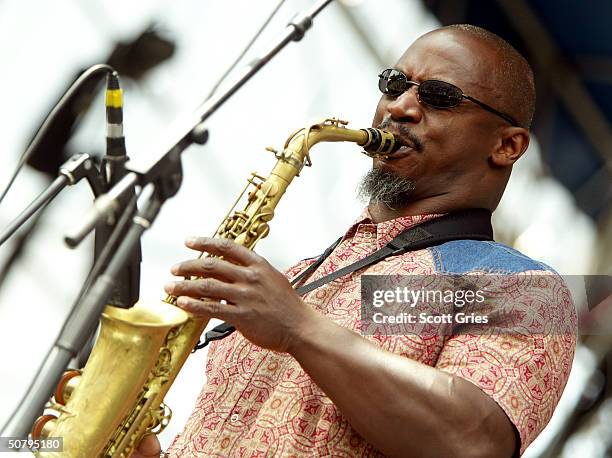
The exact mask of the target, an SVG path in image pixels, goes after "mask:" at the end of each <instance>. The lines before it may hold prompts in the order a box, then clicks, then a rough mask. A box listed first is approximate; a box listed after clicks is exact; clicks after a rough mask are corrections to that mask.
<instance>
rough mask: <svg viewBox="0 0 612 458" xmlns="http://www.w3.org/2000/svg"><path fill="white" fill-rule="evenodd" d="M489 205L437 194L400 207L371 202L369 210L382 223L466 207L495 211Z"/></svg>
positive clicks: (375, 219)
mask: <svg viewBox="0 0 612 458" xmlns="http://www.w3.org/2000/svg"><path fill="white" fill-rule="evenodd" d="M489 207H490V206H489V205H487V204H484V203H483V202H480V203H476V202H472V203H467V202H457V201H454V200H450V199H449V198H445V196H435V197H429V198H426V199H421V200H417V201H414V202H410V203H409V204H408V205H406V206H404V207H402V208H398V209H393V208H389V207H388V206H387V205H385V204H383V203H380V202H370V204H369V205H368V211H369V212H370V216H371V217H372V221H374V222H375V223H382V222H383V221H389V220H392V219H395V218H400V217H402V216H414V215H424V214H432V213H436V214H444V213H449V212H452V211H456V210H463V209H466V208H488V209H489V210H491V211H493V209H492V208H489Z"/></svg>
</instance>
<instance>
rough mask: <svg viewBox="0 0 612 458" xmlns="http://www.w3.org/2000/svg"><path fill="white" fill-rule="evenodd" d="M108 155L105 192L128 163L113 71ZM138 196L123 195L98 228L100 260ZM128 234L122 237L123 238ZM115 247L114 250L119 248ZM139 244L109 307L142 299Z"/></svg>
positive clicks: (108, 85) (103, 165)
mask: <svg viewBox="0 0 612 458" xmlns="http://www.w3.org/2000/svg"><path fill="white" fill-rule="evenodd" d="M105 100H106V155H105V156H104V157H103V158H102V163H101V170H100V172H101V175H102V176H103V180H104V182H105V188H106V190H108V189H110V188H112V187H113V186H115V185H116V184H117V183H119V182H120V181H121V179H122V178H123V177H125V176H126V175H127V172H126V170H125V163H126V162H127V161H128V159H129V158H128V155H127V151H126V147H125V137H124V133H123V91H122V89H121V86H120V82H119V75H118V74H117V72H115V71H113V72H112V73H110V74H109V75H108V76H107V80H106V97H105ZM134 195H135V191H134V189H133V186H132V190H130V191H128V192H126V193H124V194H123V195H122V196H121V197H120V198H119V199H117V201H116V202H115V204H114V209H113V210H114V211H113V212H112V213H111V214H110V216H109V217H107V218H104V219H103V220H102V221H100V222H99V223H98V224H97V225H96V236H95V252H94V253H95V254H94V258H95V259H98V257H99V255H100V254H101V253H102V250H103V249H104V247H105V245H106V244H107V242H108V241H109V239H110V237H111V233H112V232H113V230H114V228H115V226H116V224H117V221H118V220H119V219H120V217H121V215H122V214H123V213H124V212H125V211H126V209H127V208H128V206H129V202H130V200H131V199H132V198H133V196H134ZM124 235H125V234H122V236H121V237H119V240H120V239H121V238H123V236H124ZM116 245H117V244H115V247H114V248H116ZM140 261H141V252H140V244H139V245H138V246H137V247H136V248H135V250H134V254H133V255H132V257H131V258H130V262H129V263H128V264H127V265H126V266H125V268H124V270H123V271H122V273H121V275H120V276H119V277H118V278H119V281H118V282H117V284H116V285H115V288H114V290H113V293H112V295H111V298H110V300H109V303H110V304H111V305H115V306H117V307H124V308H128V307H131V306H132V305H133V304H134V303H135V302H136V301H137V300H138V296H139V287H140Z"/></svg>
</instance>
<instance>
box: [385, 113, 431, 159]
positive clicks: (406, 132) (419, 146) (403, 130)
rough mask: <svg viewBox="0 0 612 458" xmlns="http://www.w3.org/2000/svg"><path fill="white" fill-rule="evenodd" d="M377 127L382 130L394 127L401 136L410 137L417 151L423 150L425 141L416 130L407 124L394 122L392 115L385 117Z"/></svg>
mask: <svg viewBox="0 0 612 458" xmlns="http://www.w3.org/2000/svg"><path fill="white" fill-rule="evenodd" d="M376 127H377V128H378V129H382V130H387V129H389V128H390V127H393V130H394V131H396V132H398V133H399V134H400V136H401V137H404V138H408V139H409V140H410V142H411V143H412V145H413V146H414V149H415V150H416V151H417V152H421V151H423V142H422V141H421V139H420V138H419V137H418V136H417V135H416V134H415V133H414V132H412V131H411V130H410V129H408V127H407V126H406V125H405V124H400V123H396V122H393V121H392V120H391V117H388V118H385V119H383V120H382V122H381V123H380V124H379V125H378V126H376Z"/></svg>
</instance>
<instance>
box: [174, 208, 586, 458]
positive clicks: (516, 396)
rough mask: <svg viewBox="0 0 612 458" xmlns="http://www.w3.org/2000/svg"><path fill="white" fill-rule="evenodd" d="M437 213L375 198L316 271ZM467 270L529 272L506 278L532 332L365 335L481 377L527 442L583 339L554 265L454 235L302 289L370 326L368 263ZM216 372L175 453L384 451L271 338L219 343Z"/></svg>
mask: <svg viewBox="0 0 612 458" xmlns="http://www.w3.org/2000/svg"><path fill="white" fill-rule="evenodd" d="M435 216H436V215H420V216H406V217H401V218H398V219H395V220H391V221H386V222H382V223H379V224H375V223H373V222H372V220H371V219H370V217H369V214H368V213H367V210H366V211H365V212H364V213H363V214H362V216H361V217H360V218H359V219H358V220H357V222H356V223H355V224H354V225H353V226H351V228H350V229H349V230H348V231H347V233H346V234H345V236H344V238H343V240H342V242H341V243H340V244H339V245H338V246H337V247H336V249H335V250H334V251H333V253H332V254H331V255H330V256H329V257H328V258H327V259H326V260H325V261H324V262H323V264H322V265H321V266H320V267H319V268H318V269H317V270H316V271H315V273H314V274H313V275H311V277H310V279H309V280H308V282H310V281H313V280H316V279H318V278H320V277H323V276H325V275H327V274H329V273H330V272H333V271H336V270H338V269H339V268H342V267H344V266H347V265H349V264H351V263H353V262H355V261H357V260H358V259H361V258H363V257H365V256H367V255H368V254H370V253H372V252H374V251H376V250H378V249H380V248H382V247H383V246H384V245H385V244H386V243H387V242H389V241H391V240H392V239H393V238H394V237H395V236H397V235H398V234H399V233H401V232H402V231H404V230H406V229H408V228H410V227H412V226H414V225H416V224H419V223H421V222H423V221H425V220H427V219H430V218H433V217H435ZM312 262H314V259H309V260H304V261H301V262H299V263H298V264H297V265H295V266H294V267H292V268H291V269H289V270H288V271H287V277H288V278H290V279H291V278H294V277H295V276H297V275H298V274H299V273H300V272H301V271H303V270H304V269H305V268H306V267H307V266H308V265H310V264H311V263H312ZM458 271H460V272H461V273H468V274H470V273H478V272H480V273H483V272H484V273H518V275H520V276H521V278H522V281H521V282H519V283H520V284H516V282H514V284H513V285H511V286H508V285H505V286H503V294H498V303H499V305H500V307H504V306H505V305H504V304H508V303H511V304H512V306H513V307H518V309H519V311H520V313H518V314H517V315H516V317H515V319H514V322H513V324H514V325H517V324H520V325H521V326H523V327H524V328H525V329H528V330H532V331H533V332H526V333H507V334H504V333H496V334H492V335H475V334H470V333H469V330H468V332H462V333H461V334H456V335H455V334H450V335H448V334H447V333H440V334H438V335H436V334H427V335H417V334H406V335H380V334H377V335H373V336H370V335H367V336H366V335H364V338H367V339H370V340H372V341H373V342H375V343H376V344H377V345H379V346H380V347H381V348H383V349H385V350H386V351H389V352H392V353H396V354H399V355H401V356H404V357H406V358H411V359H413V360H416V361H419V362H421V363H423V364H427V365H429V366H433V367H436V368H438V369H440V370H442V371H445V372H448V373H451V374H454V375H456V376H459V377H462V378H464V379H466V380H468V381H470V382H471V383H473V384H474V385H476V386H478V387H479V388H480V389H481V390H482V391H483V392H484V393H486V394H487V395H488V396H490V397H491V398H492V399H493V400H495V401H496V402H497V403H498V404H499V405H500V406H501V408H502V409H503V410H504V412H505V413H506V414H507V416H508V418H509V419H510V421H511V422H512V424H513V425H514V426H515V427H516V429H517V431H518V432H519V435H520V439H521V445H520V452H521V453H522V452H523V451H524V450H525V448H526V447H527V446H528V445H529V444H530V443H531V442H532V441H533V440H534V439H535V437H536V436H537V435H538V434H539V433H540V431H541V430H542V429H543V428H544V426H545V425H546V424H547V422H548V421H549V419H550V417H551V415H552V413H553V410H554V409H555V407H556V405H557V403H558V401H559V398H560V396H561V394H562V392H563V389H564V387H565V383H566V381H567V378H568V376H569V372H570V369H571V364H572V359H573V354H574V348H575V344H576V338H575V326H576V315H575V311H574V307H573V303H572V300H571V296H570V294H569V292H568V290H567V288H566V287H565V285H564V283H563V281H562V280H561V278H560V277H559V276H558V275H557V274H555V273H554V272H552V271H551V270H550V268H548V267H547V266H545V265H543V264H541V263H538V262H535V261H533V260H531V259H529V258H527V257H526V256H524V255H522V254H520V253H519V252H517V251H515V250H512V249H511V248H508V247H506V246H504V245H501V244H498V243H495V242H480V241H455V242H449V243H447V244H443V245H440V246H439V247H433V248H429V249H425V250H419V251H414V252H409V253H405V254H403V255H400V256H394V257H389V258H386V259H385V260H383V261H381V262H379V263H377V264H375V265H372V266H370V267H367V268H365V269H362V270H360V271H357V272H354V273H353V274H349V275H347V276H345V277H342V278H339V279H337V280H334V281H332V282H330V283H327V284H326V285H324V286H322V287H320V288H318V289H315V290H313V291H311V292H310V293H308V294H306V295H305V296H304V297H303V299H304V301H305V302H306V303H307V304H308V305H309V306H311V307H314V308H316V309H318V310H319V311H321V312H322V313H324V314H325V315H326V316H327V317H328V318H329V319H331V320H333V321H335V322H336V323H337V324H339V325H341V326H344V327H346V328H349V329H351V330H354V331H355V332H358V333H359V332H360V331H361V329H362V325H361V309H360V307H361V284H360V277H361V275H363V274H368V275H414V274H418V275H430V274H434V273H440V272H443V273H445V272H458ZM543 275H545V276H543ZM543 280H544V281H546V282H548V283H547V286H549V287H546V288H540V289H538V293H537V295H534V294H533V288H531V286H532V284H534V283H537V282H539V283H541V282H542V281H543ZM535 296H537V297H535ZM206 374H207V380H208V382H207V384H206V385H205V386H204V388H203V389H202V392H201V394H200V395H199V398H198V400H197V402H196V405H195V408H194V411H193V413H192V414H191V417H190V418H189V420H188V422H187V424H186V426H185V428H184V430H183V432H182V433H181V434H180V435H178V436H177V437H176V439H175V440H174V443H173V444H172V446H171V448H170V450H169V453H170V456H172V457H212V456H214V457H234V456H239V457H302V456H308V457H310V456H317V457H366V456H368V457H370V456H383V455H382V453H380V452H379V451H378V450H376V449H375V448H374V447H373V446H372V445H371V444H369V443H368V442H366V441H365V440H364V439H363V438H362V437H361V436H360V435H359V434H358V433H357V432H356V431H355V430H354V429H353V428H352V427H351V425H350V424H349V423H348V421H347V420H346V419H345V418H344V416H343V415H342V413H340V411H339V410H338V409H337V408H336V406H335V405H334V404H333V403H332V402H331V401H330V399H329V398H328V397H327V396H326V395H325V393H323V391H322V390H321V389H320V388H319V387H318V386H317V385H316V384H315V383H314V382H313V381H312V380H311V379H310V377H309V376H308V374H307V373H305V371H304V370H303V369H302V367H301V366H300V365H299V364H298V363H297V361H296V360H295V359H293V358H292V357H291V356H289V355H287V354H280V353H276V352H273V351H269V350H264V349H262V348H260V347H257V346H255V345H253V344H251V343H250V342H248V341H247V340H246V339H245V338H244V337H242V335H240V334H239V333H234V334H232V335H231V336H230V337H228V338H226V339H225V340H221V341H218V342H213V343H212V344H211V346H210V350H209V353H208V362H207V365H206ZM347 389H351V387H347ZM364 396H367V392H364Z"/></svg>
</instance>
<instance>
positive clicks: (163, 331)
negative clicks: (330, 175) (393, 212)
mask: <svg viewBox="0 0 612 458" xmlns="http://www.w3.org/2000/svg"><path fill="white" fill-rule="evenodd" d="M346 124H347V122H346V121H340V120H338V119H326V120H325V121H323V122H320V123H317V124H313V125H310V126H308V127H306V128H303V129H300V130H298V131H296V132H295V133H293V134H292V135H291V136H290V137H289V138H288V139H287V141H286V143H285V145H284V148H283V150H282V151H281V152H278V151H275V150H273V149H270V148H269V150H271V151H273V152H274V154H275V157H276V159H277V162H276V164H275V166H274V167H273V169H272V171H271V173H270V174H269V176H268V177H267V178H264V177H261V176H259V175H257V174H255V173H253V174H252V175H251V178H250V179H249V180H248V182H247V185H246V186H245V188H244V190H243V191H242V193H241V194H240V196H239V197H238V199H237V200H236V202H235V203H234V206H233V207H232V209H230V211H229V212H228V214H227V215H226V217H225V218H224V219H223V221H222V222H221V224H220V225H219V227H218V228H217V230H216V232H215V237H219V238H227V239H231V240H233V241H235V242H236V243H238V244H240V245H243V246H245V247H247V248H249V249H253V248H254V247H255V244H256V243H257V242H258V241H259V240H260V239H262V238H264V237H266V236H267V235H268V232H269V225H268V222H269V221H270V220H271V219H272V218H273V216H274V209H275V208H276V205H277V204H278V202H279V201H280V199H281V197H282V196H283V194H284V192H285V190H286V189H287V187H288V186H289V184H290V183H291V181H292V180H293V178H295V177H296V176H298V174H299V172H300V171H301V170H302V168H303V166H304V165H307V166H310V165H311V162H310V157H309V150H310V148H311V147H312V146H313V145H315V144H316V143H319V142H338V141H348V142H355V143H357V144H359V145H360V146H362V147H363V148H364V149H365V151H364V153H365V154H367V155H368V156H370V157H386V156H388V155H390V154H392V153H393V152H395V151H396V150H397V149H398V148H399V144H398V143H396V140H395V137H394V136H393V135H392V134H390V133H388V132H385V131H382V130H379V129H373V128H368V129H360V130H352V129H348V128H346V127H345V125H346ZM249 189H251V190H250V191H248V190H249ZM247 191H248V192H247ZM245 194H246V205H245V207H244V209H243V210H234V209H235V208H236V207H237V205H238V203H239V202H240V201H241V200H242V199H243V196H244V195H245ZM176 299H177V298H176V297H175V296H167V297H166V298H165V299H164V300H162V301H160V302H159V303H156V304H147V305H146V306H145V305H143V304H142V303H138V304H136V305H135V306H134V307H132V308H130V309H121V308H117V307H112V306H107V307H106V309H105V311H104V313H103V315H102V318H101V326H100V334H99V337H98V339H97V341H96V344H95V345H94V348H93V350H92V353H91V355H90V357H89V359H88V361H87V364H86V365H85V367H84V368H83V370H78V371H77V370H69V371H67V372H66V373H65V374H64V375H63V377H62V379H61V380H60V382H59V384H58V386H57V389H56V391H55V395H54V397H53V398H52V399H51V401H50V404H49V405H48V407H49V408H50V409H51V410H52V411H54V413H53V414H47V415H43V416H41V417H39V418H38V420H37V421H36V422H35V424H34V427H33V429H32V436H33V437H34V438H35V439H36V438H43V439H44V438H49V437H62V438H63V452H61V453H60V452H53V453H51V452H49V453H47V452H39V453H38V456H41V457H62V458H73V457H75V458H76V457H87V458H89V457H92V456H102V457H124V458H127V457H129V456H130V455H131V453H132V452H133V451H134V449H135V448H136V447H137V445H138V444H139V442H140V441H141V439H142V438H143V436H144V435H145V434H159V433H160V432H161V431H162V430H163V429H164V427H165V426H166V425H167V424H168V422H169V421H170V417H171V415H172V413H171V411H170V409H169V408H168V407H167V406H166V405H165V404H164V403H163V399H164V396H165V395H166V393H167V392H168V390H169V388H170V386H171V385H172V383H173V382H174V380H175V378H176V376H177V375H178V372H179V371H180V369H181V367H182V366H183V363H184V362H185V360H186V359H187V357H188V356H189V354H190V353H191V352H192V350H193V348H194V347H195V345H196V344H197V342H198V339H199V337H200V335H201V334H202V332H203V331H204V328H205V327H206V324H207V323H208V319H206V318H201V317H196V316H194V315H192V314H190V313H188V312H186V311H184V310H182V309H180V308H178V307H176Z"/></svg>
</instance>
